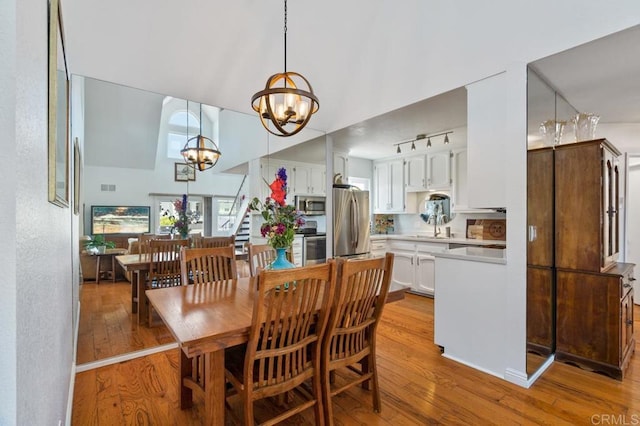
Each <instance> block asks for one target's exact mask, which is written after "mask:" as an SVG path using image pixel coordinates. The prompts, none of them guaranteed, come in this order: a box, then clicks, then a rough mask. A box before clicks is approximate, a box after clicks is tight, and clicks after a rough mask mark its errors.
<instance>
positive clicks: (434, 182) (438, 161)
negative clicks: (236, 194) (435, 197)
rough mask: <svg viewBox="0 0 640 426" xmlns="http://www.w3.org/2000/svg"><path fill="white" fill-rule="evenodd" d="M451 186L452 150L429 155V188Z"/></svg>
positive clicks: (448, 187) (447, 187)
mask: <svg viewBox="0 0 640 426" xmlns="http://www.w3.org/2000/svg"><path fill="white" fill-rule="evenodd" d="M450 188H451V151H441V152H435V153H433V154H429V155H427V189H428V190H442V189H450Z"/></svg>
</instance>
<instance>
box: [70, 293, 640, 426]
mask: <svg viewBox="0 0 640 426" xmlns="http://www.w3.org/2000/svg"><path fill="white" fill-rule="evenodd" d="M639 326H640V309H639V307H638V306H635V328H636V330H638V329H640V328H639ZM636 334H637V333H636ZM378 339H379V340H378V369H379V376H380V387H381V396H382V412H381V413H380V414H376V413H374V412H373V411H372V404H371V396H370V394H369V392H368V391H365V390H362V389H360V388H357V387H356V388H352V389H350V390H348V391H346V392H345V393H343V394H341V395H339V396H337V397H336V398H334V412H335V423H336V425H355V424H357V425H424V424H465V425H481V424H482V425H484V424H552V425H577V424H600V425H605V424H638V423H639V422H640V357H639V355H638V354H635V355H634V356H633V358H632V360H631V366H630V367H629V370H628V373H627V376H626V377H625V379H624V381H623V382H619V381H617V380H614V379H611V378H608V377H606V376H602V375H600V374H596V373H592V372H588V371H584V370H581V369H579V368H577V367H574V366H570V365H565V364H560V363H554V364H553V365H552V366H551V367H550V368H549V370H547V371H546V372H545V373H544V374H543V375H542V377H541V378H539V379H538V380H537V381H536V383H534V385H533V386H532V387H531V388H530V389H524V388H521V387H519V386H516V385H513V384H511V383H508V382H506V381H504V380H501V379H498V378H496V377H493V376H490V375H487V374H484V373H481V372H479V371H476V370H474V369H471V368H469V367H466V366H464V365H461V364H458V363H456V362H454V361H451V360H448V359H446V358H443V357H442V356H441V355H440V351H439V349H438V347H437V346H436V345H434V344H433V300H432V299H428V298H423V297H420V296H416V295H407V297H406V299H405V300H402V301H399V302H394V303H391V304H388V305H387V306H386V307H385V312H384V314H383V317H382V322H381V326H380V329H379V336H378ZM637 350H638V343H636V352H637ZM178 356H179V352H178V350H177V349H176V350H171V351H166V352H162V353H158V354H154V355H150V356H147V357H144V358H139V359H135V360H131V361H127V362H122V363H119V364H114V365H110V366H107V367H102V368H98V369H95V370H91V371H86V372H83V373H78V374H77V375H76V383H75V394H74V404H73V414H72V424H73V425H83V426H84V425H120V424H145V425H146V424H149V425H151V424H153V425H200V424H201V420H200V419H201V418H202V417H203V416H202V415H201V414H202V411H203V406H202V402H201V401H196V404H194V407H193V408H192V409H190V410H184V411H183V410H180V406H179V392H178V371H177V367H178ZM340 379H341V377H338V378H337V380H338V381H339V380H340ZM274 407H275V406H273V405H271V404H270V403H269V401H266V402H264V403H261V405H260V406H259V407H258V409H257V410H256V411H257V413H256V415H260V414H261V413H262V414H264V413H265V412H272V411H273V410H276V408H274ZM232 408H233V409H234V411H236V412H237V410H238V407H237V406H236V405H235V404H232ZM312 415H313V412H312V410H307V411H306V412H304V413H302V414H301V415H298V416H296V417H294V418H293V419H291V421H289V422H288V423H287V424H296V425H303V424H304V425H306V424H313V421H312ZM614 422H617V423H614ZM625 422H626V423H625Z"/></svg>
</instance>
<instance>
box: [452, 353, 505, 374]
mask: <svg viewBox="0 0 640 426" xmlns="http://www.w3.org/2000/svg"><path fill="white" fill-rule="evenodd" d="M442 356H443V357H444V358H448V359H450V360H452V361H455V362H459V363H460V364H464V365H466V366H467V367H471V368H473V369H474V370H479V371H482V372H483V373H487V374H491V375H492V376H495V377H498V378H499V379H504V376H503V375H502V374H498V373H496V372H495V371H491V370H487V369H486V368H484V367H480V366H479V365H476V364H473V363H470V362H468V361H464V360H461V359H460V358H457V357H455V356H451V355H448V354H447V353H446V352H445V353H443V354H442Z"/></svg>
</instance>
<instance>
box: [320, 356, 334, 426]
mask: <svg viewBox="0 0 640 426" xmlns="http://www.w3.org/2000/svg"><path fill="white" fill-rule="evenodd" d="M331 377H334V378H335V373H334V371H327V370H326V369H324V368H323V370H322V406H323V410H322V411H324V419H325V423H326V424H327V425H329V426H333V406H332V405H331Z"/></svg>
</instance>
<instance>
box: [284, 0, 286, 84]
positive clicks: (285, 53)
mask: <svg viewBox="0 0 640 426" xmlns="http://www.w3.org/2000/svg"><path fill="white" fill-rule="evenodd" d="M284 72H285V73H286V72H287V0H284ZM286 84H287V83H286V81H285V87H287V86H286Z"/></svg>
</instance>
